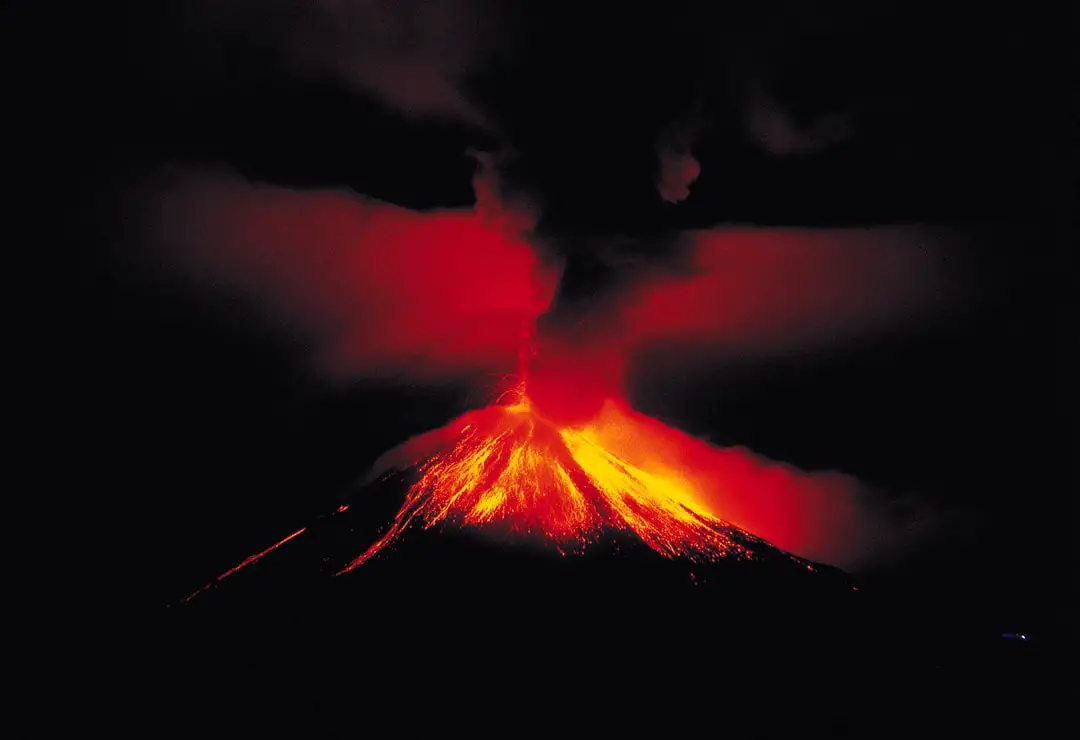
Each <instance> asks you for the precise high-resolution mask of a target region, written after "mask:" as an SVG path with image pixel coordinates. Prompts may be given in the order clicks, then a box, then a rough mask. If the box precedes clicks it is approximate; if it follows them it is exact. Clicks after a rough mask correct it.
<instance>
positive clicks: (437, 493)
mask: <svg viewBox="0 0 1080 740" xmlns="http://www.w3.org/2000/svg"><path fill="white" fill-rule="evenodd" d="M540 377H545V376H544V375H541V376H540ZM566 380H567V381H568V382H567V383H560V384H559V385H561V386H562V387H563V389H564V390H566V391H567V393H569V392H570V388H571V387H572V386H573V378H572V376H569V377H568V378H567V379H566ZM541 387H548V386H547V383H544V384H543V385H542V386H541ZM552 387H554V386H550V387H548V390H549V391H550V389H551V388H552ZM597 387H598V386H594V387H593V388H592V390H596V388H597ZM588 393H589V390H588V389H583V392H582V397H583V398H584V399H585V400H582V401H580V402H575V403H572V404H563V403H555V404H554V405H552V406H550V407H549V406H548V405H538V404H537V403H536V402H535V400H534V399H532V398H531V397H530V396H529V394H528V391H527V388H526V385H525V384H524V383H522V384H520V385H518V386H517V387H515V388H514V389H512V390H510V391H507V392H506V393H504V394H503V395H502V396H501V397H500V398H499V400H498V401H497V402H496V403H494V404H492V405H490V406H487V407H485V408H482V409H479V410H475V411H470V412H467V413H465V414H463V415H462V416H460V417H458V418H457V419H455V420H454V421H452V422H451V423H449V424H447V425H446V426H444V427H442V428H439V429H436V430H433V431H430V432H427V433H426V434H423V435H420V436H419V437H415V438H413V439H411V440H409V441H407V442H405V443H404V444H402V445H400V446H398V447H397V448H395V449H393V450H391V451H390V452H388V453H386V454H385V455H383V457H382V458H380V461H378V462H377V463H376V465H375V469H374V471H373V474H372V478H373V479H374V478H380V477H381V478H383V479H387V478H390V477H393V476H398V475H402V476H405V477H406V478H408V479H409V480H410V482H411V485H410V486H409V487H408V490H407V492H406V493H405V501H404V504H403V505H402V506H401V508H400V509H399V510H398V512H397V515H396V516H395V517H394V520H393V521H392V522H391V523H390V524H389V526H388V527H387V528H385V529H384V530H383V531H382V533H381V534H380V536H378V538H377V539H376V540H375V542H373V543H372V544H371V545H370V546H368V547H367V549H366V550H364V551H363V552H362V553H361V554H360V555H358V556H355V557H353V559H352V560H350V561H348V562H347V563H345V564H344V566H343V567H338V568H337V569H336V573H337V574H338V575H341V574H344V573H347V572H349V571H351V570H353V569H355V568H357V567H359V566H360V565H363V564H364V563H365V562H367V561H369V560H371V559H372V558H374V557H375V556H376V555H378V554H379V553H380V552H382V551H383V550H384V549H385V548H387V547H388V546H390V545H392V544H393V543H395V542H397V541H398V540H401V539H405V538H406V537H407V533H408V531H409V530H410V529H414V528H419V529H433V528H436V527H440V526H452V527H456V528H460V529H463V530H467V531H475V532H477V533H478V534H483V535H486V536H489V537H491V536H495V537H496V538H498V539H499V540H501V541H504V542H512V541H518V542H520V541H522V540H531V541H533V542H537V541H539V542H540V543H543V544H544V545H547V546H551V547H553V548H555V549H556V550H557V551H558V552H559V553H560V554H562V555H566V554H567V553H572V554H581V553H583V552H584V551H585V550H586V549H587V548H588V547H589V546H590V545H591V544H595V543H597V542H599V541H600V540H601V538H603V537H605V536H612V537H631V538H636V539H637V540H640V541H641V542H642V543H644V544H645V545H647V546H648V547H649V548H650V549H651V550H653V551H655V552H656V553H658V554H659V555H661V556H663V557H665V558H669V559H684V560H686V561H687V562H688V563H697V564H701V563H715V562H717V561H720V560H722V559H734V560H746V561H751V560H754V559H755V558H756V557H758V556H759V555H765V554H766V551H769V552H770V553H771V555H770V557H771V556H775V555H776V553H777V552H782V551H779V550H778V548H776V547H774V546H772V545H770V544H769V543H768V542H766V541H765V540H763V539H761V538H759V537H757V536H755V535H753V534H751V533H749V532H748V531H746V530H745V529H742V528H741V527H739V526H736V525H734V524H732V523H730V522H729V521H726V520H725V519H722V518H720V517H719V516H717V515H716V513H715V512H714V511H712V510H710V507H709V506H707V505H705V504H704V503H703V502H704V501H705V500H706V494H707V493H708V492H707V491H706V490H705V487H707V486H713V487H715V486H716V485H717V483H716V481H714V480H699V479H696V478H695V471H694V470H692V469H691V466H688V465H686V459H685V458H683V459H665V458H666V457H678V456H677V455H671V454H670V453H671V452H672V451H673V450H676V449H679V450H683V449H684V448H685V447H686V443H687V438H686V435H684V434H683V433H681V432H679V431H677V430H675V429H673V428H671V427H668V426H666V425H664V424H662V423H661V422H659V421H657V420H655V419H651V418H649V417H646V416H643V415H641V414H639V413H637V412H635V411H633V410H632V409H631V408H630V407H629V406H628V404H627V403H626V402H625V401H623V400H621V399H620V398H619V397H617V396H609V397H605V398H603V399H602V400H600V401H596V400H590V399H588V398H587V396H588ZM548 408H551V409H552V410H553V412H554V414H555V416H554V418H553V417H552V416H551V415H549V412H548ZM586 408H587V409H592V410H593V412H592V413H591V414H590V415H589V416H588V418H585V417H583V416H580V415H574V414H570V413H569V412H570V411H576V412H580V411H581V410H582V409H586ZM698 444H699V445H703V446H704V448H706V449H708V450H713V451H715V450H716V448H712V447H711V445H708V444H707V443H704V442H700V441H698ZM690 454H693V453H690ZM349 508H350V507H349V506H348V505H342V506H340V507H338V509H337V510H336V511H335V512H333V514H334V515H336V514H341V513H343V512H345V511H347V510H348V509H349ZM307 530H308V528H303V529H300V530H298V531H296V532H294V533H293V534H291V535H289V536H288V537H286V538H285V539H284V540H282V541H280V542H278V543H277V544H275V545H273V546H271V547H269V548H267V549H265V550H263V551H262V552H260V553H258V554H256V555H252V556H250V557H248V558H246V559H245V560H244V561H243V562H241V563H240V564H239V565H236V566H234V567H233V568H230V569H229V570H227V571H226V572H224V573H223V574H221V575H220V576H218V577H217V579H215V581H213V582H211V583H210V584H208V585H207V586H205V587H203V588H202V589H200V590H199V591H196V592H195V593H194V594H192V595H191V596H189V597H188V599H191V598H192V597H194V596H196V595H198V594H200V593H202V592H203V591H205V590H206V589H208V588H210V587H211V586H213V585H214V584H216V583H218V582H220V581H222V580H223V579H225V578H226V577H228V576H230V575H232V574H234V573H236V572H237V571H239V570H241V569H242V568H244V567H246V566H248V565H251V564H253V563H255V562H257V561H259V560H260V559H262V558H263V557H264V556H265V555H268V554H269V553H271V552H273V551H274V550H276V549H277V548H278V547H280V546H281V545H284V544H286V543H287V542H289V541H291V540H293V539H295V538H296V537H298V536H300V535H301V534H304V533H305V532H306V531H307ZM782 556H783V559H789V560H790V561H791V562H792V563H794V564H797V565H798V566H800V567H804V568H806V569H807V570H811V571H813V570H815V568H816V566H815V565H814V564H812V563H811V562H809V561H806V560H803V559H801V558H799V557H796V556H794V555H790V554H788V553H782Z"/></svg>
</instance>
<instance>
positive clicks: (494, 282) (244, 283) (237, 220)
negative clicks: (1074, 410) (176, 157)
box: [147, 175, 557, 379]
mask: <svg viewBox="0 0 1080 740" xmlns="http://www.w3.org/2000/svg"><path fill="white" fill-rule="evenodd" d="M158 195H159V197H160V202H155V203H154V204H153V208H152V210H151V209H148V210H147V213H148V214H149V215H150V216H151V218H152V219H153V221H154V229H153V231H154V232H156V234H157V237H156V239H157V241H158V244H159V245H163V246H164V247H165V248H167V249H168V250H169V252H170V256H171V258H172V260H173V261H174V262H175V263H176V264H178V265H179V266H181V267H182V268H183V269H184V270H185V272H186V274H187V275H188V276H189V278H190V279H192V280H193V281H195V282H197V284H199V285H200V286H205V285H208V284H209V285H213V286H214V288H215V290H217V291H218V292H221V293H227V294H231V295H239V296H244V297H246V298H247V302H246V304H242V305H246V307H247V308H248V310H250V311H252V312H254V313H256V314H261V315H263V316H265V317H266V318H267V319H269V320H271V321H272V322H273V323H274V325H277V326H282V325H284V326H285V327H287V328H288V330H290V331H292V332H294V333H297V334H298V335H299V336H300V337H302V338H303V339H304V341H305V343H306V344H309V345H310V346H312V347H313V348H314V351H315V352H316V354H317V357H316V362H317V364H318V365H319V367H320V368H322V369H323V370H325V371H327V372H328V373H330V374H332V375H335V376H338V377H342V378H350V379H351V378H355V377H356V376H389V377H393V376H397V375H400V374H402V373H406V374H408V375H409V376H411V377H415V378H432V377H434V378H446V377H453V376H455V375H459V376H460V375H462V374H477V373H499V372H500V371H502V372H509V371H512V370H513V369H515V365H516V363H517V357H518V352H519V349H520V347H521V344H522V338H523V336H524V335H525V334H526V333H527V331H528V330H529V329H530V327H531V326H532V324H533V323H534V321H535V319H536V318H537V316H539V315H540V314H541V313H542V312H543V310H544V309H545V308H546V307H547V305H548V303H549V302H550V298H551V294H552V292H553V291H554V285H555V280H556V279H557V273H556V271H555V270H554V269H550V268H549V269H544V268H542V266H541V265H540V263H539V262H538V260H537V258H536V256H535V254H534V253H533V251H532V250H531V249H530V247H529V246H528V245H527V244H526V243H525V242H524V241H519V240H515V239H514V238H512V237H511V236H509V235H508V232H507V230H506V229H504V228H502V227H501V225H499V224H496V223H494V222H493V221H486V220H484V219H481V218H480V217H479V216H478V215H476V214H474V213H471V212H467V211H442V212H432V213H423V214H421V213H416V212H412V211H408V210H405V209H403V208H398V207H396V206H392V205H388V204H386V203H379V202H375V201H370V200H365V199H361V198H358V197H355V196H350V195H348V194H346V193H345V192H335V191H324V192H310V193H300V192H295V191H291V190H287V189H283V188H275V187H270V186H251V185H248V184H245V183H243V182H241V181H240V180H238V179H232V178H228V177H224V176H196V175H185V176H183V177H181V178H179V179H177V180H176V181H175V182H172V183H170V184H168V185H166V186H165V187H163V188H162V189H161V190H160V191H158Z"/></svg>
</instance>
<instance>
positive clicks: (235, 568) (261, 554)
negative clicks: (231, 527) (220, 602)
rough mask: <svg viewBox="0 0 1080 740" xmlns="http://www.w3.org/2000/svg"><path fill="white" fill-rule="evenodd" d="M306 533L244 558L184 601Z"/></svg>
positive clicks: (296, 533)
mask: <svg viewBox="0 0 1080 740" xmlns="http://www.w3.org/2000/svg"><path fill="white" fill-rule="evenodd" d="M339 511H340V509H339ZM306 531H307V527H300V529H298V530H296V531H295V532H293V533H292V534H290V535H289V536H288V537H286V538H285V539H282V540H279V541H278V542H275V543H274V544H273V545H270V547H268V548H266V549H265V550H263V551H262V552H258V553H255V554H254V555H249V556H248V557H246V558H244V559H243V560H242V561H240V562H239V563H237V564H236V565H234V566H233V567H231V568H229V569H228V570H227V571H225V572H224V573H222V574H221V575H220V576H218V577H217V578H215V579H214V580H213V581H211V582H210V583H208V584H206V585H205V586H203V587H202V588H200V589H199V590H198V591H196V592H195V593H193V594H191V595H190V596H188V597H187V598H186V599H184V601H191V600H192V599H193V598H195V597H196V596H198V595H199V594H201V593H203V592H204V591H206V590H207V589H210V588H212V587H213V586H214V584H215V583H221V582H222V581H224V580H225V579H226V578H228V577H229V576H231V575H232V574H233V573H235V572H236V571H238V570H240V569H241V568H246V567H247V566H249V565H252V564H254V563H257V562H258V561H259V560H262V558H263V557H264V556H266V555H269V554H270V553H271V552H273V551H274V550H276V549H278V548H279V547H281V546H282V545H284V544H285V543H286V542H289V541H290V540H292V539H295V538H297V537H299V536H300V535H302V534H303V533H304V532H306Z"/></svg>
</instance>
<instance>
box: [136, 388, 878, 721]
mask: <svg viewBox="0 0 1080 740" xmlns="http://www.w3.org/2000/svg"><path fill="white" fill-rule="evenodd" d="M678 434H679V433H678V432H677V431H676V430H673V429H671V428H670V427H667V426H666V425H663V424H662V423H660V422H658V421H656V420H654V419H650V418H648V417H643V416H641V415H638V414H635V412H633V411H632V410H631V409H630V408H629V407H627V406H626V405H625V404H622V403H620V402H618V401H617V400H611V399H609V400H608V401H607V402H605V404H604V405H603V408H602V410H601V411H600V413H599V414H598V415H597V416H596V417H595V418H594V419H592V420H591V421H589V422H588V423H585V424H581V425H571V426H564V425H560V424H557V423H555V422H553V421H551V420H550V419H548V418H546V417H545V416H544V414H543V413H542V410H541V409H538V408H536V407H535V406H534V405H533V404H532V403H531V402H530V399H529V398H528V397H527V395H525V394H524V393H522V392H521V389H515V390H514V391H512V392H510V393H508V394H506V395H505V397H504V398H503V399H502V402H501V403H496V404H494V405H491V406H488V407H485V408H482V409H479V410H475V411H470V412H467V413H465V414H464V415H462V416H460V417H458V418H457V419H455V420H454V421H452V422H451V423H449V424H447V425H446V426H444V427H442V428H439V429H436V430H434V431H431V432H428V433H426V434H423V435H420V436H418V437H415V438H413V439H411V440H409V441H407V442H406V443H404V444H402V445H400V446H399V447H397V448H395V449H394V450H392V451H390V452H389V453H387V454H386V455H384V456H383V457H382V458H381V459H380V460H379V461H378V462H377V463H376V465H375V467H374V469H373V471H372V473H371V474H370V475H369V476H368V478H367V479H366V481H365V482H364V484H363V485H362V486H361V487H359V488H358V489H357V490H356V491H355V492H354V493H353V494H352V495H351V496H350V497H349V498H348V499H347V500H345V501H343V502H342V503H341V504H340V505H339V506H338V507H337V508H336V509H335V510H332V511H330V512H328V513H327V514H326V515H324V516H322V517H319V518H317V519H316V520H315V521H313V522H311V523H309V524H308V525H307V526H305V527H303V528H301V529H297V530H294V531H292V532H290V533H285V536H283V537H282V539H281V540H280V541H278V542H277V543H275V544H273V545H271V546H269V547H267V548H265V549H264V550H262V551H260V552H258V553H255V554H254V555H252V556H250V557H248V558H246V559H244V560H243V561H242V562H241V563H239V564H238V565H236V566H234V567H232V568H230V569H228V570H226V571H225V572H223V573H222V574H221V575H220V576H219V577H218V578H217V579H215V580H214V581H212V582H211V583H210V584H208V585H207V586H206V587H204V588H203V589H200V590H199V591H198V592H196V593H195V594H193V595H192V597H189V599H188V600H187V603H185V604H184V605H183V608H181V609H174V610H170V611H171V613H172V614H173V616H174V617H175V618H176V619H177V620H178V621H177V622H176V623H175V624H174V625H172V626H170V625H168V624H167V625H165V626H164V627H163V628H162V629H164V630H165V634H166V635H168V636H169V637H168V639H165V640H162V639H161V636H160V633H158V634H157V635H156V636H155V640H156V641H157V642H158V643H159V644H164V645H167V646H168V647H167V650H166V654H164V655H158V656H155V657H153V658H150V660H152V661H153V662H154V663H155V664H157V665H174V666H177V667H178V668H177V670H182V671H184V672H186V673H188V674H190V675H191V676H192V678H191V680H192V681H194V682H196V683H198V682H202V681H207V680H213V681H215V682H217V683H218V684H220V685H221V688H220V692H221V693H222V694H224V695H229V694H230V692H232V691H234V690H235V689H236V687H238V686H247V685H250V684H251V682H252V681H257V680H259V679H258V676H272V677H273V680H274V681H275V683H279V682H280V681H281V680H283V679H282V677H284V680H285V681H287V682H288V685H289V686H290V689H289V690H290V691H293V692H301V693H302V692H304V691H308V692H310V691H312V690H313V689H312V688H311V687H312V686H313V685H315V683H314V682H316V681H317V685H318V686H320V687H323V688H320V689H318V692H319V695H320V696H321V695H322V692H323V691H327V690H329V688H327V687H334V690H335V691H339V692H340V691H341V690H342V688H341V687H352V689H351V690H352V691H354V692H355V696H356V697H360V696H364V697H367V701H371V697H372V696H373V694H372V692H384V693H385V692H388V691H389V692H391V693H393V692H394V691H397V690H398V688H399V687H400V691H401V692H403V694H404V696H405V698H406V700H407V702H408V703H409V704H410V705H415V704H427V703H429V702H435V703H438V702H458V701H466V702H474V701H477V700H483V701H504V700H509V701H520V700H522V699H525V700H528V701H530V702H531V701H564V700H566V699H568V698H572V697H581V696H585V695H588V696H592V697H595V698H596V702H597V703H598V706H600V705H602V704H603V702H606V701H616V702H625V701H628V700H632V701H639V700H646V699H662V700H667V699H673V698H677V699H679V700H688V699H689V698H693V697H700V696H701V692H713V691H715V690H716V689H717V686H724V687H726V688H725V690H726V691H728V692H732V693H731V695H732V696H734V695H735V694H734V692H740V691H749V692H751V693H753V692H755V691H757V689H756V688H755V687H756V686H757V685H758V683H757V682H758V681H759V680H760V681H762V682H765V683H773V684H774V683H775V681H776V678H775V676H772V675H771V674H772V672H773V671H774V668H773V667H771V665H770V664H768V663H762V662H761V660H760V656H761V655H776V654H784V655H785V656H788V657H794V656H796V655H800V654H806V653H807V651H811V652H813V653H814V655H813V657H807V658H805V659H803V658H798V659H796V660H795V661H794V662H795V663H796V664H797V665H804V666H807V670H809V668H810V667H812V666H817V665H820V664H821V662H822V661H824V660H828V659H830V658H835V657H836V655H837V651H838V650H840V649H841V647H840V646H844V647H843V649H848V648H853V647H857V646H858V645H859V644H860V643H859V641H858V640H856V639H853V638H852V637H851V635H852V634H853V633H854V630H855V629H856V628H858V627H859V626H860V624H861V623H860V621H859V620H860V613H859V608H858V607H859V603H860V593H859V592H858V591H857V590H856V589H855V587H854V586H853V585H852V581H851V579H850V578H849V577H848V576H847V575H846V574H845V573H843V572H842V571H840V570H837V569H835V568H832V567H829V566H826V565H821V564H818V563H814V562H811V561H809V560H806V559H803V558H800V557H798V556H796V555H793V554H791V553H788V552H785V551H783V550H781V549H779V548H776V547H774V546H772V545H771V544H769V543H768V542H767V541H765V540H764V539H762V538H760V537H758V536H756V535H754V534H752V533H751V532H748V531H746V530H745V529H743V528H741V527H739V526H736V525H734V524H732V523H730V522H728V521H726V520H724V519H722V518H720V517H719V516H717V515H716V514H714V513H713V512H711V511H709V510H708V509H707V508H706V507H705V506H704V505H703V504H702V503H701V500H700V497H699V494H700V490H699V489H700V488H701V486H703V485H705V483H704V482H703V481H701V480H697V479H696V478H695V477H694V475H693V471H692V470H691V469H690V468H688V467H687V466H686V464H685V463H686V460H684V459H678V458H677V455H675V453H676V452H677V451H678V449H680V444H681V438H680V437H678ZM173 627H175V629H173ZM204 665H214V666H217V668H216V669H215V675H213V676H210V675H207V674H205V672H202V669H201V668H200V666H204ZM703 669H707V670H708V672H709V676H708V679H707V681H705V682H702V681H701V671H702V670H703ZM253 671H254V676H255V677H254V678H253V677H252V672H253ZM790 680H792V681H800V680H809V678H808V677H806V678H802V679H800V678H799V677H798V676H792V677H791V678H790ZM395 697H396V698H394V699H393V700H394V701H398V700H400V699H401V694H395ZM387 700H388V701H389V700H390V699H387Z"/></svg>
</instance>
